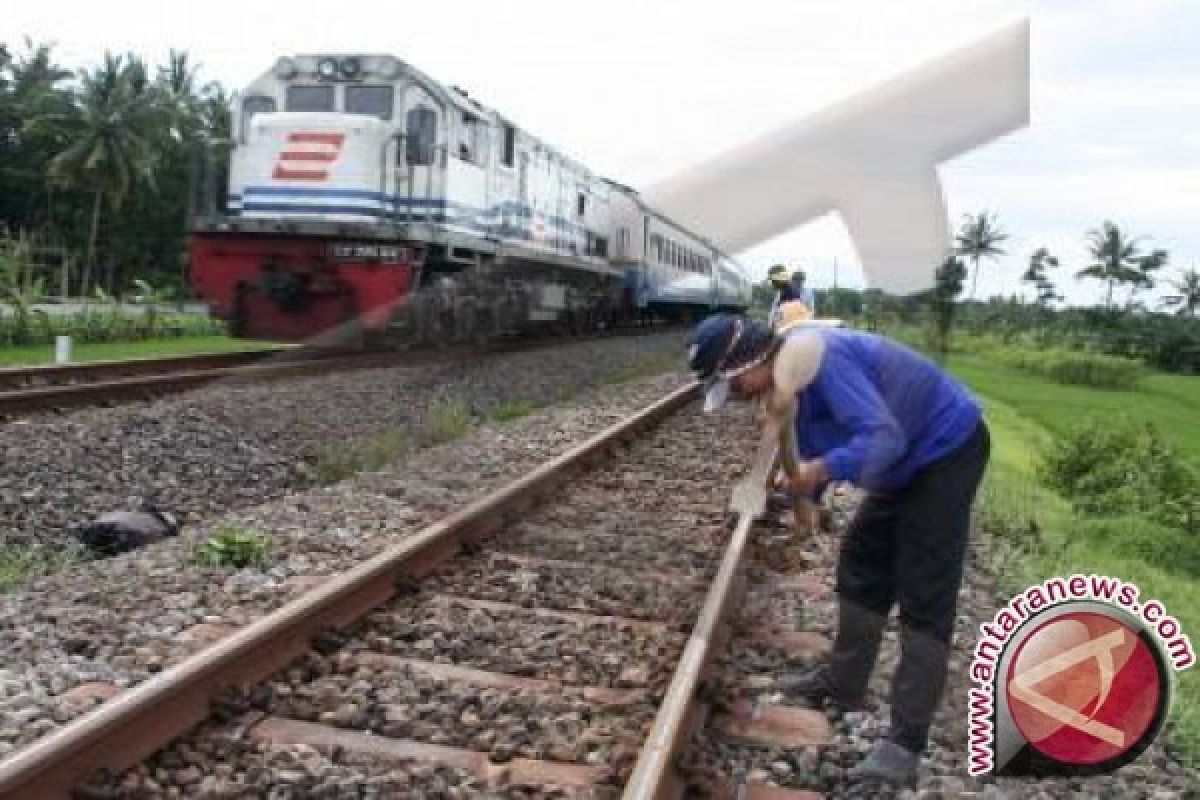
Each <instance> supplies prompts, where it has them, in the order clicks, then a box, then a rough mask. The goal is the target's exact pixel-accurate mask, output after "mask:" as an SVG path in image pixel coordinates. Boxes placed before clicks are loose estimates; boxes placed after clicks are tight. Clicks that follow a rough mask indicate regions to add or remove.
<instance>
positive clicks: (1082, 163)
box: [0, 0, 1200, 304]
mask: <svg viewBox="0 0 1200 800" xmlns="http://www.w3.org/2000/svg"><path fill="white" fill-rule="evenodd" d="M6 5H7V6H8V7H7V8H6V9H5V10H4V14H3V18H2V21H0V40H2V41H5V42H7V43H9V44H10V45H12V46H16V45H19V43H20V40H21V39H22V37H24V36H29V37H32V38H33V39H34V40H35V41H50V42H54V43H56V44H57V53H58V56H59V59H60V60H61V61H62V62H63V63H65V64H67V65H69V66H73V67H78V66H86V65H89V64H94V63H95V62H97V61H98V60H99V59H100V57H101V55H102V53H103V52H104V51H105V50H106V49H107V50H113V51H118V52H119V51H125V50H130V51H134V52H137V53H139V54H141V55H143V56H145V57H147V58H148V59H150V60H152V61H154V60H162V59H164V58H165V56H166V54H167V52H168V50H169V49H170V48H177V49H183V50H187V51H189V52H190V53H191V54H192V56H193V57H194V58H195V59H196V60H197V61H199V62H200V63H201V64H202V66H203V70H202V77H203V78H205V79H209V80H220V81H221V82H222V83H224V84H226V85H227V86H228V87H230V88H232V89H237V88H238V87H240V86H242V85H244V84H246V83H248V82H249V81H251V80H253V79H254V78H255V77H257V76H258V75H259V74H260V73H262V72H264V71H266V70H267V69H269V68H270V66H271V65H272V64H273V63H274V61H275V59H276V58H278V57H279V56H281V55H287V54H294V53H301V52H355V51H358V52H387V53H392V54H394V55H396V56H398V57H400V58H402V59H404V60H406V61H408V62H410V63H412V64H414V65H415V66H417V67H419V68H421V69H423V70H424V71H425V72H426V73H428V74H430V75H432V76H433V77H435V78H437V79H439V80H441V81H443V82H445V83H453V84H458V85H459V86H462V87H464V88H465V89H467V90H468V91H469V92H470V93H471V94H472V96H473V97H476V98H477V99H479V100H480V101H481V102H483V103H485V104H486V105H489V106H491V107H493V108H495V109H497V110H498V111H500V112H502V113H504V114H505V115H506V116H508V117H509V118H511V119H513V120H515V121H516V122H517V123H518V124H520V125H522V126H523V127H526V128H528V129H529V130H530V131H532V132H533V133H535V134H536V135H538V136H540V137H541V138H543V139H544V140H546V141H548V142H552V143H554V144H555V145H557V146H559V147H560V148H562V149H563V150H565V151H566V152H568V153H570V154H571V155H572V156H574V157H576V158H577V159H579V160H580V161H582V162H584V163H586V164H587V165H588V166H590V167H591V168H593V169H594V170H596V171H597V172H599V173H601V174H604V175H607V176H609V177H612V178H614V179H617V180H620V181H622V182H624V183H628V184H630V185H633V186H648V185H650V184H652V183H654V182H655V181H656V180H660V179H664V178H667V177H669V176H671V175H673V174H675V173H676V172H678V171H679V170H682V169H685V168H687V167H688V166H690V165H692V164H694V163H696V162H698V161H702V160H704V159H705V158H706V157H710V156H712V155H714V154H716V153H718V152H721V151H723V150H725V149H727V148H730V147H734V146H736V145H738V144H740V143H742V142H744V141H746V140H748V139H752V138H753V137H755V136H756V135H758V134H761V133H764V132H767V131H770V130H773V129H775V128H777V127H780V126H782V125H784V124H787V123H789V122H792V121H794V120H796V119H799V118H802V117H804V116H805V115H806V114H809V113H811V112H814V111H818V110H820V109H822V108H823V107H825V106H827V105H830V104H832V103H834V102H837V101H838V100H841V99H843V98H845V97H847V96H850V95H852V94H854V93H855V92H858V91H861V90H864V89H867V88H870V87H871V86H873V85H874V84H876V83H878V82H879V81H882V80H885V79H887V78H889V77H893V76H895V75H897V74H899V73H901V72H903V71H904V70H905V69H906V68H908V67H912V66H915V65H917V64H920V63H922V62H923V61H925V60H928V59H930V58H934V57H936V56H938V55H940V54H942V53H944V52H946V51H948V50H952V49H954V48H956V47H959V46H962V45H964V44H966V43H968V42H970V41H972V40H974V39H977V38H980V37H982V36H984V35H986V34H988V33H989V32H991V31H993V30H995V29H996V28H997V27H999V26H1001V25H1003V24H1005V23H1008V22H1012V21H1014V20H1017V19H1020V18H1023V17H1028V18H1029V19H1030V21H1031V27H1032V56H1031V59H1032V63H1031V102H1032V109H1031V112H1032V113H1031V125H1030V127H1029V128H1027V129H1026V130H1023V131H1019V132H1016V133H1013V134H1010V135H1008V136H1007V137H1005V138H1004V139H1002V140H998V141H996V142H994V143H992V144H990V145H987V146H986V147H983V148H981V149H978V150H976V151H974V152H972V153H968V154H966V155H963V156H960V157H958V158H956V159H953V160H951V161H948V162H946V163H945V164H944V165H942V167H941V169H940V174H941V177H942V185H943V189H944V191H945V195H946V201H947V204H948V207H949V211H950V215H951V218H952V221H953V222H954V223H955V224H957V222H958V221H959V219H960V218H961V216H962V215H963V214H965V213H969V212H976V211H979V210H983V209H987V210H990V211H994V212H996V213H997V214H998V216H999V223H1000V226H1001V228H1002V229H1003V230H1005V231H1006V232H1008V233H1009V235H1010V238H1009V239H1008V241H1006V242H1005V248H1006V250H1007V251H1008V254H1007V255H1006V256H1005V257H1004V258H1002V259H1000V260H999V261H998V262H995V263H986V264H984V266H983V268H982V270H981V273H980V277H979V290H978V295H979V296H980V297H988V296H991V295H994V294H1003V295H1011V294H1013V293H1019V292H1021V291H1022V288H1023V287H1022V286H1021V284H1020V283H1019V280H1018V279H1019V277H1020V274H1021V272H1022V271H1023V270H1024V268H1025V265H1026V264H1027V261H1028V256H1029V253H1030V252H1031V251H1032V250H1034V249H1035V248H1037V247H1040V246H1046V247H1048V248H1049V249H1050V250H1051V252H1052V253H1054V254H1055V255H1056V256H1058V258H1059V259H1060V261H1061V262H1062V264H1063V266H1062V267H1061V268H1060V269H1059V270H1058V274H1057V275H1055V276H1054V277H1055V278H1056V279H1057V282H1058V283H1059V286H1060V291H1061V292H1062V293H1063V294H1065V295H1066V297H1067V300H1068V302H1070V303H1073V304H1091V303H1095V302H1100V301H1102V298H1103V286H1102V285H1101V284H1099V283H1096V282H1091V281H1076V280H1074V279H1073V275H1074V273H1075V272H1077V271H1078V270H1079V269H1081V268H1083V267H1084V266H1086V265H1087V264H1088V263H1089V259H1088V254H1087V250H1086V240H1085V236H1086V233H1087V231H1089V230H1091V229H1093V228H1097V227H1099V226H1100V224H1101V223H1102V222H1103V221H1104V220H1106V219H1111V220H1113V221H1114V222H1116V223H1117V224H1118V225H1120V226H1121V227H1122V228H1123V229H1125V230H1127V231H1128V232H1130V233H1133V234H1136V235H1139V236H1145V237H1147V238H1146V240H1145V242H1144V246H1145V247H1146V248H1158V247H1161V248H1165V249H1167V250H1168V251H1170V253H1171V262H1170V266H1169V267H1168V268H1167V269H1166V270H1164V271H1165V272H1167V273H1170V274H1174V273H1175V272H1176V271H1177V270H1179V269H1183V268H1190V267H1194V266H1196V265H1197V264H1198V263H1200V224H1197V223H1198V222H1200V48H1197V47H1196V46H1195V44H1194V40H1195V36H1196V34H1197V33H1200V3H1195V2H1189V0H1053V2H1051V1H1050V0H1043V1H1042V2H1033V0H905V2H903V3H898V2H894V1H893V0H822V1H821V2H814V1H811V0H790V1H788V2H784V0H775V1H774V2H769V1H768V0H737V2H733V1H732V0H723V1H718V0H604V1H603V2H590V3H588V2H579V0H575V2H569V3H564V2H561V0H522V2H501V1H500V0H459V1H458V2H445V1H443V2H439V3H414V2H395V3H368V4H357V5H351V4H345V3H329V2H313V1H312V0H292V2H289V3H288V4H287V5H286V6H285V5H282V4H278V3H266V2H258V3H248V2H244V0H243V2H230V1H229V0H209V1H208V2H205V3H201V4H176V5H170V6H164V5H163V4H162V3H161V2H155V3H149V2H141V0H110V1H109V2H107V3H103V4H100V3H95V2H89V1H88V0H56V2H54V3H15V2H10V3H7V4H6ZM739 255H740V258H741V260H742V262H743V263H744V264H745V265H746V266H747V268H748V270H749V271H750V273H751V274H752V275H753V276H755V277H759V276H761V275H763V274H765V272H766V269H767V267H768V266H770V265H771V264H773V263H776V262H784V263H787V264H789V265H791V266H793V267H801V268H803V269H805V270H806V272H807V273H808V274H809V283H810V285H812V286H815V287H817V288H822V287H827V286H831V285H833V282H834V279H835V265H836V279H837V283H838V285H840V286H862V285H864V280H865V278H864V275H863V273H862V271H861V270H860V269H859V268H858V265H857V262H856V257H855V253H854V249H853V246H852V244H851V242H850V240H849V238H848V237H847V235H846V232H845V229H844V228H843V227H842V225H841V222H840V221H839V219H838V218H837V217H836V215H831V216H828V217H824V218H822V219H820V220H817V221H815V222H812V223H810V224H808V225H805V226H803V227H800V228H798V229H796V230H795V231H793V232H790V233H787V234H784V235H782V236H779V237H777V238H775V239H773V240H771V241H768V242H764V243H762V244H759V245H757V246H755V247H754V248H753V249H751V250H748V251H746V252H745V253H742V254H739ZM1024 290H1025V291H1026V292H1027V293H1028V292H1029V290H1028V288H1025V289H1024ZM1156 293H1157V292H1156ZM1027 296H1028V294H1027ZM1120 299H1122V300H1123V299H1124V298H1123V297H1122V298H1120Z"/></svg>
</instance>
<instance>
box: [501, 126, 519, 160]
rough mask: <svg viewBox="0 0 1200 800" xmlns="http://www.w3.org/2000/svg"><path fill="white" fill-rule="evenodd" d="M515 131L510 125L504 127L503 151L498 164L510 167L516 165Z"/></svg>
mask: <svg viewBox="0 0 1200 800" xmlns="http://www.w3.org/2000/svg"><path fill="white" fill-rule="evenodd" d="M516 152H517V129H516V128H514V127H513V126H512V125H507V124H506V125H505V126H504V149H503V151H502V152H501V154H500V163H501V164H503V165H504V166H506V167H511V166H512V165H513V164H514V163H516Z"/></svg>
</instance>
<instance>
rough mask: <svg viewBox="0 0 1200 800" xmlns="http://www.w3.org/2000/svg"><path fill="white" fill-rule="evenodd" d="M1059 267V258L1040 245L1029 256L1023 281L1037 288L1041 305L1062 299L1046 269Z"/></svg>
mask: <svg viewBox="0 0 1200 800" xmlns="http://www.w3.org/2000/svg"><path fill="white" fill-rule="evenodd" d="M1057 267H1058V258H1057V257H1055V256H1052V255H1050V251H1049V250H1047V249H1046V248H1044V247H1039V248H1038V249H1037V250H1034V251H1033V253H1032V254H1030V256H1029V267H1028V268H1027V269H1026V270H1025V274H1024V275H1022V276H1021V281H1022V282H1023V283H1032V284H1033V287H1034V288H1035V289H1036V290H1037V300H1036V303H1037V304H1038V305H1039V306H1045V305H1049V303H1050V302H1051V301H1052V300H1060V299H1062V298H1061V297H1060V296H1059V294H1058V293H1057V292H1055V291H1054V282H1053V281H1051V280H1050V277H1049V276H1048V275H1047V274H1046V270H1048V269H1056V268H1057Z"/></svg>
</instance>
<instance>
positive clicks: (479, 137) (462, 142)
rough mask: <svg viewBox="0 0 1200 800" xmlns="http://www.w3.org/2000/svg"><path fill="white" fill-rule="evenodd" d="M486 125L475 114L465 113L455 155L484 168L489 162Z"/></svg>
mask: <svg viewBox="0 0 1200 800" xmlns="http://www.w3.org/2000/svg"><path fill="white" fill-rule="evenodd" d="M484 125H485V123H484V121H483V120H481V119H479V117H476V116H474V115H473V114H468V113H467V112H465V111H464V112H463V115H462V125H461V126H459V134H458V146H457V148H456V149H455V153H454V154H455V155H457V156H458V157H459V158H461V159H462V160H463V161H467V162H469V163H471V164H478V165H480V166H482V165H483V164H484V162H485V161H486V160H487V159H486V157H485V151H484V148H485V147H486V146H487V130H486V129H485V127H484Z"/></svg>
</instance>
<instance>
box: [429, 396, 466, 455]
mask: <svg viewBox="0 0 1200 800" xmlns="http://www.w3.org/2000/svg"><path fill="white" fill-rule="evenodd" d="M470 429H471V415H470V413H469V412H468V411H467V409H466V408H464V407H463V406H462V404H461V403H458V402H442V403H438V404H437V405H436V406H434V407H433V408H432V409H431V410H430V412H429V418H428V419H427V420H426V421H425V428H424V433H425V436H426V438H427V439H428V441H429V443H430V444H435V445H437V444H446V443H447V442H453V441H454V440H455V439H461V438H462V437H463V436H466V435H467V432H468V431H469V430H470Z"/></svg>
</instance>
